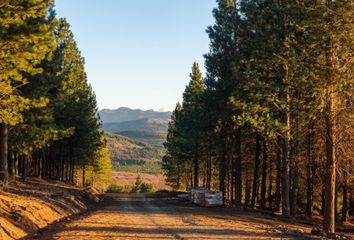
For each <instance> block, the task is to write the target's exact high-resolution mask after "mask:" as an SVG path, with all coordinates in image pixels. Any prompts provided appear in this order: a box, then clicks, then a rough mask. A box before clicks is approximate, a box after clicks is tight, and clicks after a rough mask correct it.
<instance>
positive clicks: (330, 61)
mask: <svg viewBox="0 0 354 240" xmlns="http://www.w3.org/2000/svg"><path fill="white" fill-rule="evenodd" d="M331 2H332V1H331V0H328V7H329V8H331ZM327 47H328V51H327V56H326V57H327V66H328V67H329V69H330V70H329V77H328V86H327V93H326V110H325V126H326V142H325V144H326V168H325V171H326V174H325V186H326V187H325V199H326V201H325V209H324V221H323V230H324V231H325V232H326V233H328V234H332V233H334V232H335V191H336V189H335V188H336V151H335V135H334V127H335V123H334V112H335V110H334V90H333V86H332V85H333V80H334V79H333V71H334V70H333V69H334V68H335V67H334V47H333V41H332V39H331V37H329V39H328V46H327Z"/></svg>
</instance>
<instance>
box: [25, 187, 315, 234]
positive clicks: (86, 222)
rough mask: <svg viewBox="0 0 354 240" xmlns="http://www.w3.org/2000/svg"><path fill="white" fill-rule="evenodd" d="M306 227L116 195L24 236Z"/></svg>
mask: <svg viewBox="0 0 354 240" xmlns="http://www.w3.org/2000/svg"><path fill="white" fill-rule="evenodd" d="M310 229H311V228H310V227H309V226H299V225H292V224H290V223H285V222H279V221H275V220H274V219H272V217H271V216H266V215H259V214H258V215H257V214H254V213H245V212H242V211H236V210H233V209H228V208H210V209H206V208H200V207H198V206H195V205H192V204H191V203H181V202H178V201H177V200H174V199H166V198H147V197H146V196H143V195H124V194H116V195H111V196H110V198H109V199H108V200H106V201H105V203H103V206H102V207H100V208H98V209H97V210H95V211H92V212H91V213H89V214H87V215H85V216H81V217H78V218H77V219H71V221H68V222H67V223H61V224H57V225H54V226H52V227H51V228H49V230H46V231H43V232H42V233H40V234H39V235H37V236H36V237H33V238H29V239H45V240H47V239H48V240H49V239H60V240H71V239H73V240H89V239H93V240H103V239H129V240H130V239H213V240H216V239H309V238H310V237H309V236H308V235H307V234H306V233H308V232H310Z"/></svg>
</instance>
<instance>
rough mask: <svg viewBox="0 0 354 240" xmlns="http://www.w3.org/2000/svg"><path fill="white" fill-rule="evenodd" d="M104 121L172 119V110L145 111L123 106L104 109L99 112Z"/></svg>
mask: <svg viewBox="0 0 354 240" xmlns="http://www.w3.org/2000/svg"><path fill="white" fill-rule="evenodd" d="M98 114H99V115H100V117H101V120H102V121H103V122H104V123H120V122H127V121H135V120H141V119H151V118H152V119H170V118H171V114H172V112H156V111H154V110H147V111H143V110H140V109H130V108H127V107H121V108H118V109H116V110H110V109H103V110H101V111H99V112H98Z"/></svg>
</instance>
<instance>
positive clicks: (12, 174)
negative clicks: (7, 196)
mask: <svg viewBox="0 0 354 240" xmlns="http://www.w3.org/2000/svg"><path fill="white" fill-rule="evenodd" d="M7 159H8V161H7V163H8V167H9V179H10V180H14V179H15V176H16V173H15V170H16V169H15V168H16V166H15V156H14V154H13V153H10V152H8V155H7Z"/></svg>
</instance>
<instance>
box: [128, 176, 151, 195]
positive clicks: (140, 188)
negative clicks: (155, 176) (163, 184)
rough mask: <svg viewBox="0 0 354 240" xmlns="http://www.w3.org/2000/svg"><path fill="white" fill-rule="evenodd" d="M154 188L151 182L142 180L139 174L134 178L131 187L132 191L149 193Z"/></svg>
mask: <svg viewBox="0 0 354 240" xmlns="http://www.w3.org/2000/svg"><path fill="white" fill-rule="evenodd" d="M153 191H154V188H153V186H152V184H151V183H146V182H143V180H142V179H141V177H140V175H139V176H138V177H137V178H136V181H135V185H134V187H133V189H132V192H133V193H151V192H153Z"/></svg>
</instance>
